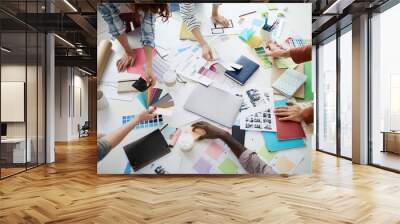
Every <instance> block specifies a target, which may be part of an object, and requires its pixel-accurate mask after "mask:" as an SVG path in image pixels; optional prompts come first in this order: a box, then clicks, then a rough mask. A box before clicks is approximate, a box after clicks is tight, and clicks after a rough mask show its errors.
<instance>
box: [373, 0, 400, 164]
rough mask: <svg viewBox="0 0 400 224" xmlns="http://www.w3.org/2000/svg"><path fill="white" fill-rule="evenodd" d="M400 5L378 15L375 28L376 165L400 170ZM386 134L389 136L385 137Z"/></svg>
mask: <svg viewBox="0 0 400 224" xmlns="http://www.w3.org/2000/svg"><path fill="white" fill-rule="evenodd" d="M398 21H400V4H398V5H396V6H394V7H392V8H390V9H388V10H387V11H384V12H383V13H380V14H376V15H374V16H373V17H372V19H371V26H372V37H371V40H372V48H371V49H372V50H373V52H372V55H371V57H372V77H371V79H372V80H371V88H372V91H371V92H372V99H371V107H372V114H371V116H372V117H371V121H372V125H371V128H372V130H371V132H372V163H373V164H377V165H380V166H384V167H388V168H392V169H396V170H400V134H399V133H392V132H391V131H399V130H400V111H399V109H400V105H399V102H400V101H399V95H400V87H399V82H400V81H399V80H400V67H399V65H398V64H399V62H398V52H399V51H400V46H399V45H398V44H394V43H396V42H397V41H398V40H399V39H400V33H399V32H398V31H397V30H396V29H394V28H393V27H398ZM384 132H386V133H387V134H384Z"/></svg>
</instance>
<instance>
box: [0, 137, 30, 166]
mask: <svg viewBox="0 0 400 224" xmlns="http://www.w3.org/2000/svg"><path fill="white" fill-rule="evenodd" d="M1 144H2V145H3V146H2V147H8V146H12V156H13V159H12V162H13V163H25V162H30V161H31V145H32V141H31V139H30V138H28V139H27V140H26V143H25V138H5V139H1ZM25 145H26V146H27V147H26V151H25ZM3 150H4V148H3Z"/></svg>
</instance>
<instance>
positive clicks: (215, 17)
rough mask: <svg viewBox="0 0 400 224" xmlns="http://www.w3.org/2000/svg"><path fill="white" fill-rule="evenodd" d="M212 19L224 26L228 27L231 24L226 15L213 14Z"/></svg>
mask: <svg viewBox="0 0 400 224" xmlns="http://www.w3.org/2000/svg"><path fill="white" fill-rule="evenodd" d="M211 21H212V22H213V23H214V24H220V25H221V26H223V27H228V26H229V20H227V19H226V18H225V17H223V16H220V15H213V16H211Z"/></svg>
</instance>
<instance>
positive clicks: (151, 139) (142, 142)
mask: <svg viewBox="0 0 400 224" xmlns="http://www.w3.org/2000/svg"><path fill="white" fill-rule="evenodd" d="M124 151H125V153H126V156H127V157H128V160H129V163H130V164H131V166H132V168H133V170H134V171H137V170H139V169H140V168H143V167H145V166H146V165H148V164H150V163H151V162H153V161H155V160H157V159H159V158H161V157H163V156H164V155H166V154H168V153H169V152H171V150H170V149H169V147H168V143H167V141H166V140H165V138H164V136H163V135H162V134H161V131H160V130H159V129H157V130H155V131H153V132H151V133H150V134H148V135H146V136H144V137H143V138H141V139H139V140H137V141H134V142H132V143H130V144H128V145H126V146H124Z"/></svg>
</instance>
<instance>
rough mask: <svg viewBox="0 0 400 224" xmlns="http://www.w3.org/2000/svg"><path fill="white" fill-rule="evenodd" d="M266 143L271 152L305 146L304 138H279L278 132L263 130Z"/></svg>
mask: <svg viewBox="0 0 400 224" xmlns="http://www.w3.org/2000/svg"><path fill="white" fill-rule="evenodd" d="M262 135H263V138H264V141H265V145H266V146H267V149H268V150H269V151H270V152H276V151H280V150H283V149H291V148H300V147H304V146H305V142H304V139H302V138H299V139H289V140H279V139H278V136H277V133H276V132H262Z"/></svg>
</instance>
